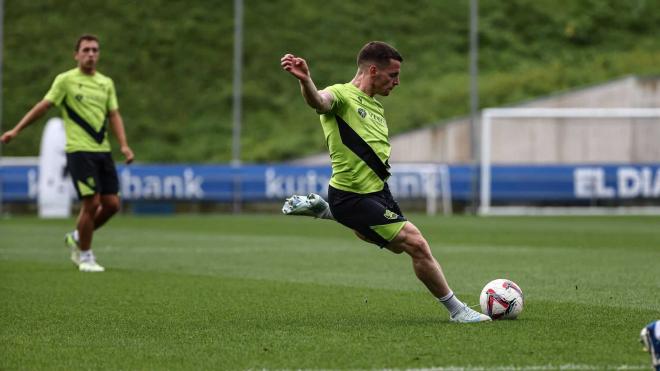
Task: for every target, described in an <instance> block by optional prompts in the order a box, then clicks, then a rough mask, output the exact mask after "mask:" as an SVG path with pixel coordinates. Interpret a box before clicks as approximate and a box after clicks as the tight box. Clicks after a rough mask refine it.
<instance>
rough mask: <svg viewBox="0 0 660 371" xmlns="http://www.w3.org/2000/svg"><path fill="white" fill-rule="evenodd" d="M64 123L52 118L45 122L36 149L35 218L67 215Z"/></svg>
mask: <svg viewBox="0 0 660 371" xmlns="http://www.w3.org/2000/svg"><path fill="white" fill-rule="evenodd" d="M65 145H66V134H65V132H64V123H63V122H62V120H61V119H59V118H52V119H50V120H48V122H47V123H46V127H45V128H44V133H43V135H42V137H41V148H40V150H39V193H38V194H39V196H38V205H39V217H40V218H68V217H69V216H70V215H71V189H72V186H71V179H70V177H69V176H68V175H67V172H66V154H65V152H64V147H65Z"/></svg>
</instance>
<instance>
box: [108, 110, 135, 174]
mask: <svg viewBox="0 0 660 371" xmlns="http://www.w3.org/2000/svg"><path fill="white" fill-rule="evenodd" d="M109 116H110V126H112V131H113V132H114V134H115V137H116V138H117V142H119V146H120V150H121V153H123V154H124V161H125V162H126V163H127V164H130V163H131V162H133V150H131V147H129V146H128V141H127V140H126V131H124V120H122V118H121V115H120V114H119V111H117V110H115V111H110V113H109Z"/></svg>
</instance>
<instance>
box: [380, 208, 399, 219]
mask: <svg viewBox="0 0 660 371" xmlns="http://www.w3.org/2000/svg"><path fill="white" fill-rule="evenodd" d="M383 216H384V217H385V218H387V219H389V220H395V219H397V218H398V217H399V216H398V215H397V214H396V213H395V212H394V211H390V210H385V215H383Z"/></svg>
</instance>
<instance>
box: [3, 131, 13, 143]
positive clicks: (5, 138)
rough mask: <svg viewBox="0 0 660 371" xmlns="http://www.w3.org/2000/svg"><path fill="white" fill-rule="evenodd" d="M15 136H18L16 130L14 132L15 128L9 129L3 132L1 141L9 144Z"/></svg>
mask: <svg viewBox="0 0 660 371" xmlns="http://www.w3.org/2000/svg"><path fill="white" fill-rule="evenodd" d="M15 136H16V132H14V131H13V130H9V131H7V132H5V133H4V134H2V137H0V142H2V143H5V144H7V143H9V142H11V140H12V139H14V137H15Z"/></svg>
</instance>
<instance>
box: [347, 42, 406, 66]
mask: <svg viewBox="0 0 660 371" xmlns="http://www.w3.org/2000/svg"><path fill="white" fill-rule="evenodd" d="M390 59H395V60H397V61H399V62H403V57H402V56H401V54H399V52H398V51H397V50H396V49H394V48H393V47H392V46H390V45H388V44H387V43H384V42H382V41H370V42H368V43H367V44H366V45H364V46H363V47H362V49H360V53H358V57H357V65H358V67H360V66H362V65H363V64H364V63H367V62H370V63H375V64H377V65H378V67H384V66H387V65H388V64H389V63H390Z"/></svg>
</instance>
